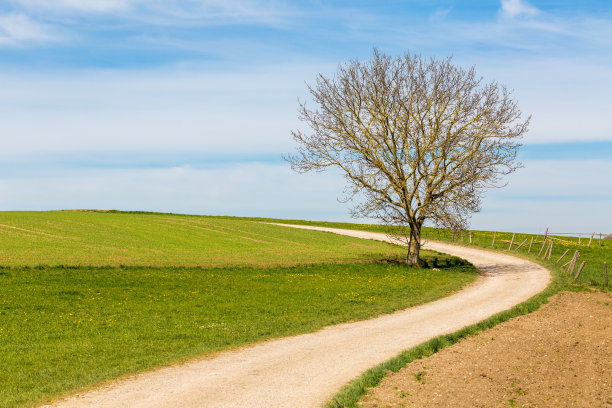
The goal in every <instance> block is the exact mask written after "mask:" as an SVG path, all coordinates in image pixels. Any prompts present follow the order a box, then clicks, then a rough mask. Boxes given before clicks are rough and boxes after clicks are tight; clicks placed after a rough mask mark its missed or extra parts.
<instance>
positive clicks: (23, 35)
mask: <svg viewBox="0 0 612 408" xmlns="http://www.w3.org/2000/svg"><path fill="white" fill-rule="evenodd" d="M57 39H58V37H57V36H56V35H55V34H53V33H52V30H51V28H50V27H48V26H47V25H45V24H41V23H38V22H36V21H34V20H32V19H31V18H30V17H28V16H26V15H24V14H14V13H13V14H4V15H0V45H20V44H24V43H32V42H34V43H38V42H48V41H54V40H57Z"/></svg>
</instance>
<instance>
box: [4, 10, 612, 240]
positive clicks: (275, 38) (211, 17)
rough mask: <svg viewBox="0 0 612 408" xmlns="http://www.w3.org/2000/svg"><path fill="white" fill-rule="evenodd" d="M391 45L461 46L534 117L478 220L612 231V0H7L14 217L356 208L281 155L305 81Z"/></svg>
mask: <svg viewBox="0 0 612 408" xmlns="http://www.w3.org/2000/svg"><path fill="white" fill-rule="evenodd" d="M374 47H378V48H379V49H380V50H381V51H383V52H386V53H389V54H393V55H399V54H402V53H405V52H407V51H409V52H412V53H418V54H420V55H423V56H436V57H446V56H448V55H453V57H454V61H455V63H457V64H459V65H462V66H465V67H469V66H472V65H475V66H476V70H477V73H478V74H480V75H482V76H484V78H485V79H486V80H497V81H499V82H501V83H503V84H505V85H507V86H508V87H509V88H511V89H513V91H514V96H515V98H516V99H517V100H518V101H519V106H520V108H521V109H522V111H523V112H524V113H526V114H532V115H533V119H532V122H531V127H530V131H529V133H528V134H527V135H526V136H525V138H524V140H523V142H524V144H525V146H524V148H523V150H522V152H521V159H522V161H523V163H524V165H525V168H523V169H521V170H519V171H518V172H516V173H515V174H513V175H512V176H510V177H509V178H508V180H507V181H508V186H506V187H505V188H503V189H496V190H491V191H490V192H488V193H487V195H486V198H485V200H484V203H483V209H482V211H481V212H480V213H478V214H475V215H474V217H473V220H472V225H473V227H474V228H486V229H500V230H516V231H529V232H537V231H543V230H544V228H546V227H547V226H548V227H550V228H553V229H556V230H560V231H564V230H565V231H567V230H577V231H578V232H581V231H584V232H592V231H597V232H600V231H601V232H612V211H611V209H612V129H611V128H610V126H609V123H610V114H611V113H612V109H611V107H612V104H611V103H610V99H609V95H611V94H612V69H610V68H611V67H612V64H611V63H612V5H611V4H610V3H609V2H608V1H591V2H575V1H535V0H534V1H529V2H528V1H525V0H502V1H469V2H468V1H435V0H434V1H425V0H422V1H419V0H413V1H385V2H370V1H328V2H323V1H312V2H302V1H280V0H279V1H257V0H253V1H232V0H227V1H222V0H215V1H209V0H200V1H195V0H188V1H179V0H166V1H162V0H3V1H2V2H0V135H1V137H2V149H0V210H42V209H62V208H107V209H108V208H115V209H126V210H135V209H139V210H152V211H172V212H185V213H197V214H225V215H245V216H275V217H288V218H309V219H326V220H349V216H348V211H347V206H346V205H345V204H341V203H339V202H338V201H337V200H336V198H337V197H339V196H341V192H342V187H343V184H344V183H343V179H342V177H341V175H340V174H339V173H334V172H328V173H319V174H308V175H299V174H295V173H292V172H291V170H290V169H289V168H288V165H287V164H286V163H284V162H283V161H282V159H281V158H280V156H281V154H283V153H287V152H291V151H292V149H293V148H294V145H293V142H292V140H291V137H290V130H291V129H297V128H301V127H302V124H301V123H300V122H299V121H298V120H297V98H298V97H299V98H307V92H306V86H305V84H304V82H305V81H306V82H312V80H313V79H314V78H315V76H316V75H317V74H318V73H323V74H326V75H330V74H333V72H334V70H335V68H336V67H337V65H338V64H339V63H343V62H346V61H347V60H350V59H354V58H358V59H367V58H369V57H370V56H371V54H372V50H373V48H374ZM572 232H573V231H572Z"/></svg>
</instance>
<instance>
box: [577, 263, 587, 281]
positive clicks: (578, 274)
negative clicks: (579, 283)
mask: <svg viewBox="0 0 612 408" xmlns="http://www.w3.org/2000/svg"><path fill="white" fill-rule="evenodd" d="M585 263H586V261H582V263H581V264H580V268H578V272H576V276H574V280H576V279H578V277H579V276H580V272H582V268H584V264H585Z"/></svg>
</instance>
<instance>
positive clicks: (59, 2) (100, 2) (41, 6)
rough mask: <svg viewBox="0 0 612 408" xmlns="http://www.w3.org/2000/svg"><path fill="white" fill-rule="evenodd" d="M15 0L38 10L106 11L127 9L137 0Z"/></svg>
mask: <svg viewBox="0 0 612 408" xmlns="http://www.w3.org/2000/svg"><path fill="white" fill-rule="evenodd" d="M15 2H16V3H17V4H19V5H20V6H22V7H25V8H27V9H30V10H38V11H40V10H45V11H49V10H51V11H56V12H66V11H76V12H87V13H108V12H113V11H117V10H126V9H129V8H130V7H131V5H132V4H133V3H136V2H137V0H136V1H135V0H16V1H15Z"/></svg>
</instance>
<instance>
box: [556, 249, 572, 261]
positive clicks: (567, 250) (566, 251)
mask: <svg viewBox="0 0 612 408" xmlns="http://www.w3.org/2000/svg"><path fill="white" fill-rule="evenodd" d="M568 252H569V248H567V249H566V250H565V252H564V253H563V255H561V257H560V258H559V259H557V262H556V263H559V262H561V260H562V259H563V257H564V256H565V255H567V253H568Z"/></svg>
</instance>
